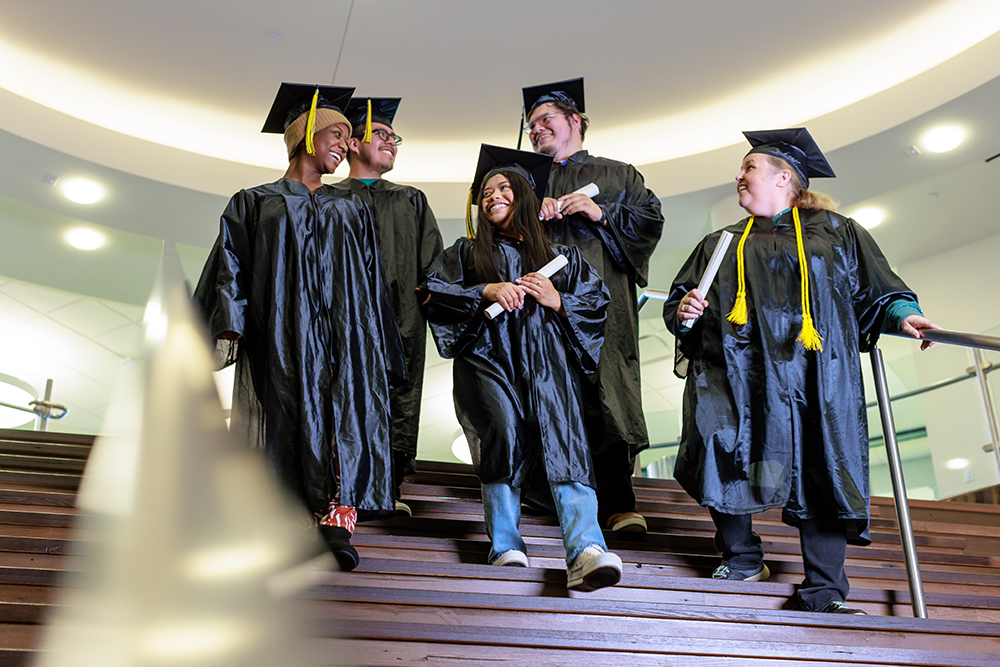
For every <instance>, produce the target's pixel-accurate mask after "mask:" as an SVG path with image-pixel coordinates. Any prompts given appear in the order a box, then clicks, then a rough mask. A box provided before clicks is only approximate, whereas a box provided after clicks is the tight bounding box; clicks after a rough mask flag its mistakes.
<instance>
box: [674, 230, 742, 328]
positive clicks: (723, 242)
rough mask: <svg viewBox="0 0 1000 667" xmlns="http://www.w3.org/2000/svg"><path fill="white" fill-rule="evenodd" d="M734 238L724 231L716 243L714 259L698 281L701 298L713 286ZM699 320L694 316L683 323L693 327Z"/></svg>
mask: <svg viewBox="0 0 1000 667" xmlns="http://www.w3.org/2000/svg"><path fill="white" fill-rule="evenodd" d="M732 240H733V235H732V234H731V233H730V232H722V236H720V237H719V242H718V243H717V244H716V245H715V252H713V253H712V259H710V260H709V261H708V268H707V269H705V273H704V275H702V277H701V282H700V283H698V291H699V292H701V298H703V299H704V298H705V295H706V294H708V290H709V289H710V288H711V287H712V281H713V280H715V274H716V273H718V272H719V266H720V265H721V264H722V258H723V257H724V256H725V255H726V250H728V249H729V242H730V241H732ZM697 321H698V318H697V317H692V318H691V319H689V320H684V321H683V322H682V324H683V325H684V326H686V327H688V328H691V327H692V326H694V323H695V322H697Z"/></svg>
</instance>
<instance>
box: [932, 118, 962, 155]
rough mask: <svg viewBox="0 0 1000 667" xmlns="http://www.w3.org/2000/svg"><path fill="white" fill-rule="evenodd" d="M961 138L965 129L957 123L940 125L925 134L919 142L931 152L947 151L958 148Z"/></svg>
mask: <svg viewBox="0 0 1000 667" xmlns="http://www.w3.org/2000/svg"><path fill="white" fill-rule="evenodd" d="M963 139H965V130H963V129H962V128H960V127H958V126H957V125H942V126H941V127H935V128H934V129H933V130H931V131H929V132H928V133H927V134H925V135H924V138H923V139H921V143H922V144H923V145H924V148H926V149H927V150H929V151H930V152H931V153H947V152H948V151H950V150H954V149H956V148H958V146H959V144H961V143H962V140H963Z"/></svg>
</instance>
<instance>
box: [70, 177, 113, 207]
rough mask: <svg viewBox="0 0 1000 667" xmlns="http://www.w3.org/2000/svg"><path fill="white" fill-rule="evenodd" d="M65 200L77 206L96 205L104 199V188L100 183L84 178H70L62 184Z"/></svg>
mask: <svg viewBox="0 0 1000 667" xmlns="http://www.w3.org/2000/svg"><path fill="white" fill-rule="evenodd" d="M62 193H63V195H65V196H66V199H68V200H70V201H71V202H75V203H77V204H96V203H97V202H99V201H101V199H103V198H104V188H103V187H102V186H101V184H100V183H95V182H94V181H91V180H88V179H86V178H71V179H69V180H68V181H66V182H65V183H63V184H62Z"/></svg>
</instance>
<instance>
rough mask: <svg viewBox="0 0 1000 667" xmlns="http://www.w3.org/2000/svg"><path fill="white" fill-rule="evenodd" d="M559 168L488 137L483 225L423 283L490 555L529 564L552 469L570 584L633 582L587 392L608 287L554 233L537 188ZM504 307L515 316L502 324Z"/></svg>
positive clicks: (586, 587)
mask: <svg viewBox="0 0 1000 667" xmlns="http://www.w3.org/2000/svg"><path fill="white" fill-rule="evenodd" d="M551 164H552V159H551V157H548V156H544V155H536V154H533V153H527V152H523V151H514V150H510V149H504V148H498V147H495V146H485V145H484V146H483V148H482V151H481V152H480V159H479V166H478V168H477V170H476V178H475V180H474V182H473V187H472V194H473V195H474V199H475V202H476V206H477V210H478V215H477V218H478V223H477V225H476V229H475V233H474V234H470V236H471V238H467V239H460V240H459V241H458V242H456V243H455V245H453V246H452V247H451V248H448V249H447V250H445V251H444V253H442V255H441V256H440V257H439V258H438V260H437V261H436V262H435V264H434V266H433V267H432V269H431V272H430V274H429V276H428V278H427V281H426V283H425V284H424V286H423V288H422V289H423V290H424V292H425V294H426V296H427V307H428V314H427V315H428V317H427V319H428V320H429V321H430V323H431V331H432V332H433V334H434V339H435V342H436V343H437V346H438V351H439V352H440V353H441V356H443V357H446V358H453V359H454V360H455V364H454V386H455V411H456V413H457V415H458V420H459V422H460V423H461V424H462V428H463V430H464V431H465V437H466V439H467V440H468V443H469V449H470V451H471V453H472V458H473V464H474V466H475V469H476V473H477V474H478V475H479V478H480V480H481V482H482V485H483V509H484V515H485V522H486V531H487V533H488V535H489V537H490V540H491V543H492V548H491V549H490V555H489V562H490V563H491V564H493V565H513V566H521V567H526V566H527V564H528V559H527V555H526V553H525V551H526V549H525V544H524V540H523V539H521V536H520V534H519V533H518V530H517V525H518V521H519V520H520V514H521V490H522V489H523V488H525V486H526V485H527V484H528V480H529V479H531V478H532V477H533V475H535V476H542V477H544V478H545V479H546V480H547V481H548V484H549V487H550V489H551V491H552V496H553V499H554V501H555V506H556V511H557V514H558V516H559V525H560V527H561V529H562V534H563V544H564V546H565V547H566V564H567V587H568V588H570V589H573V590H578V591H591V590H596V589H598V588H602V587H604V586H611V585H614V584H616V583H617V582H618V581H619V579H620V578H621V559H620V558H618V556H616V555H615V554H612V553H608V552H607V547H606V545H605V543H604V537H603V535H602V534H601V529H600V526H599V525H598V522H597V495H596V493H595V491H594V471H593V467H592V464H591V458H590V449H589V447H588V443H587V439H586V431H585V428H584V422H583V403H582V397H581V388H580V377H581V375H582V374H583V373H593V372H594V371H595V370H596V369H597V364H598V360H599V358H600V350H601V344H602V343H603V340H604V336H603V334H604V318H605V311H606V309H607V304H608V293H607V290H606V289H605V288H604V284H603V283H602V282H601V279H600V278H599V277H598V276H597V273H596V272H595V271H594V270H593V269H592V268H591V267H590V265H589V264H587V262H586V261H585V260H584V259H583V258H582V257H581V256H580V254H579V252H578V251H577V250H576V249H575V248H571V247H567V246H558V245H550V244H549V243H548V241H547V239H546V236H545V232H544V230H543V229H542V226H541V224H540V223H539V220H538V214H539V211H540V210H541V205H540V204H539V199H538V196H539V195H538V193H540V192H544V191H545V185H546V181H547V179H548V172H549V169H550V168H551ZM470 232H471V223H470ZM557 255H563V256H564V257H565V258H566V260H567V264H566V266H565V267H564V268H562V269H561V270H559V271H558V272H556V273H555V274H554V275H552V277H551V278H549V277H546V276H545V275H544V273H542V272H541V271H540V269H542V268H543V267H544V265H546V264H547V263H548V262H549V261H551V260H552V259H554V258H555V257H556V256H557ZM495 303H498V304H500V305H501V306H502V308H503V309H504V311H505V312H502V313H501V314H499V315H498V316H497V317H495V318H492V319H491V318H490V317H488V315H487V313H486V312H485V311H486V309H487V308H489V307H490V306H492V305H493V304H495ZM538 473H543V474H541V475H538Z"/></svg>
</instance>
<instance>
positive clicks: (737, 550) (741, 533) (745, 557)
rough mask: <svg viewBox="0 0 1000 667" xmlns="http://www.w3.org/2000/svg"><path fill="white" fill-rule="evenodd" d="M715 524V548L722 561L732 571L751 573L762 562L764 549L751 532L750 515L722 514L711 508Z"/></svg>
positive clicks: (751, 520)
mask: <svg viewBox="0 0 1000 667" xmlns="http://www.w3.org/2000/svg"><path fill="white" fill-rule="evenodd" d="M709 511H710V512H711V513H712V521H714V522H715V548H716V549H718V550H719V551H721V552H722V560H723V562H724V563H725V564H726V565H728V566H729V567H730V568H731V569H733V570H740V571H742V572H752V571H754V570H757V569H759V568H760V566H761V563H763V562H764V547H763V546H761V542H760V536H759V535H758V534H757V533H755V532H753V516H752V515H750V514H723V513H722V512H718V511H716V510H714V509H712V508H709Z"/></svg>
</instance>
